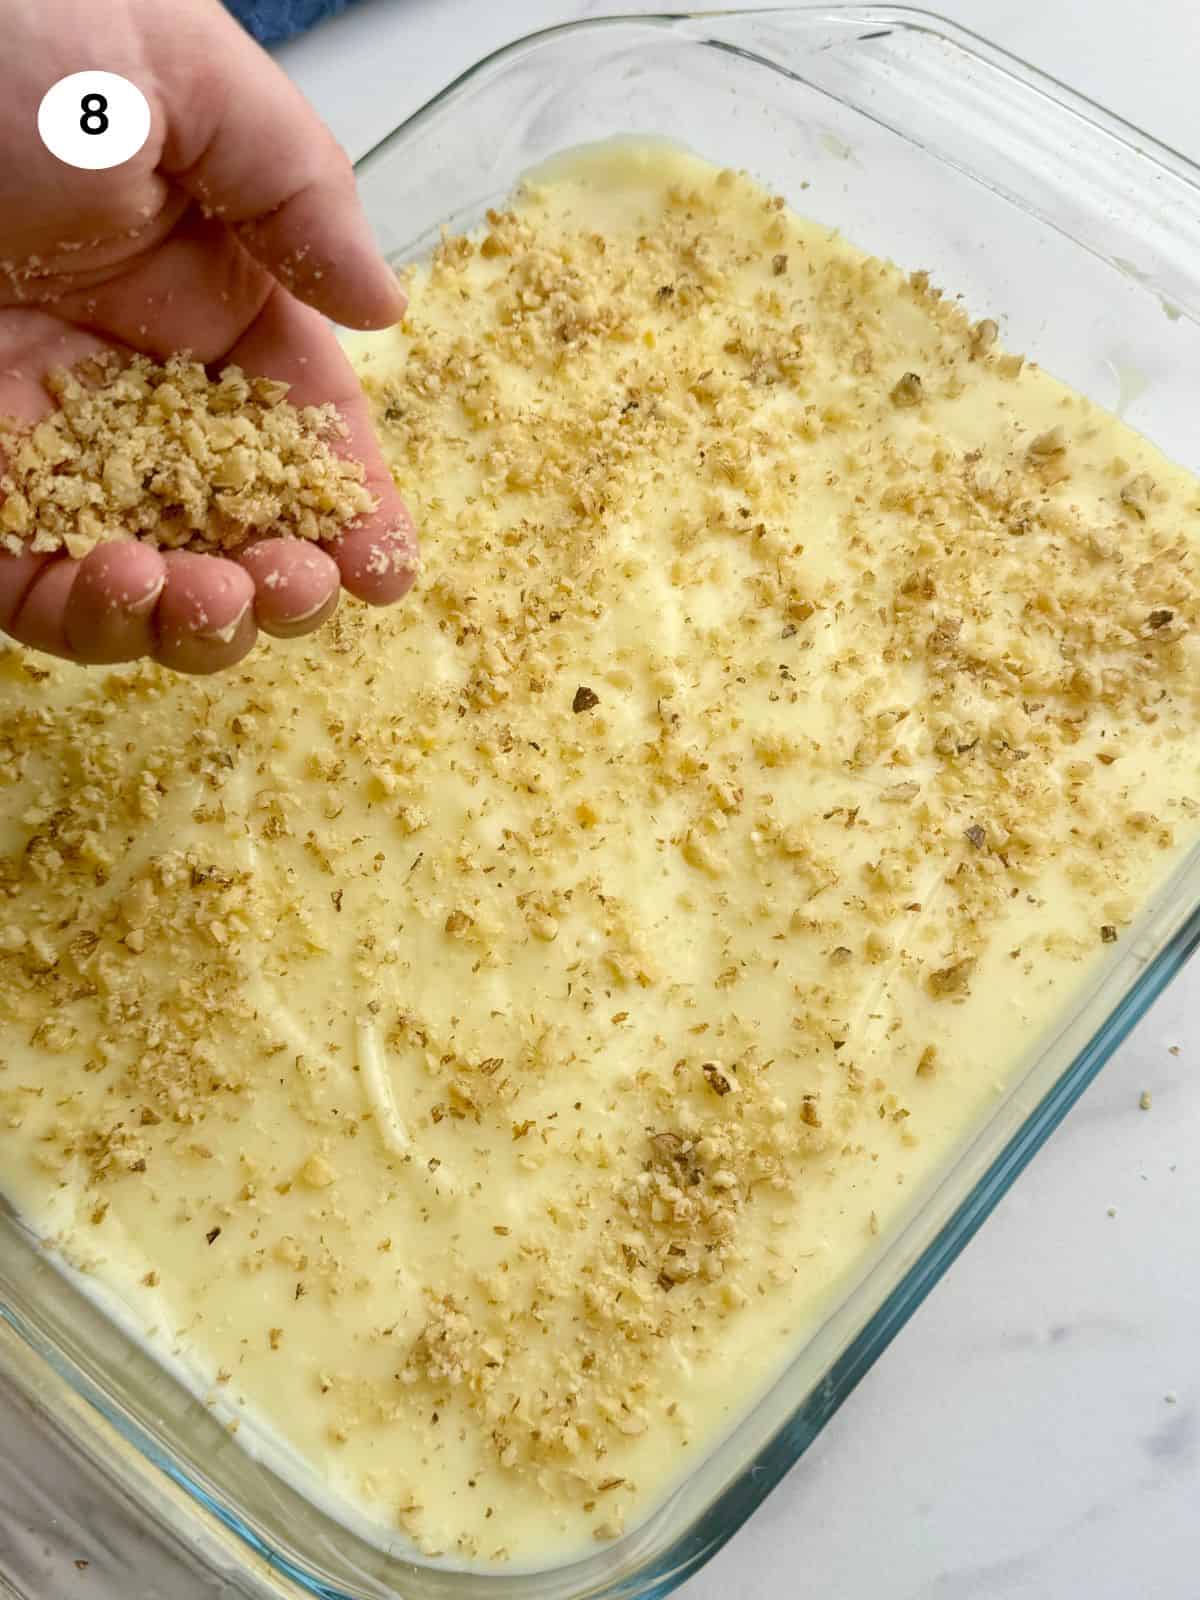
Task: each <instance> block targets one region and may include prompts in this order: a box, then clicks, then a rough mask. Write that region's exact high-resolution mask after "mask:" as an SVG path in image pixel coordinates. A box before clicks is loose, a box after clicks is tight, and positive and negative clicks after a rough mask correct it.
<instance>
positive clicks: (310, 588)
mask: <svg viewBox="0 0 1200 1600" xmlns="http://www.w3.org/2000/svg"><path fill="white" fill-rule="evenodd" d="M238 560H239V561H240V563H241V565H242V566H243V567H244V568H245V569H246V571H247V572H248V573H249V574H250V577H251V579H252V580H253V583H254V615H255V619H256V620H257V622H258V625H259V627H260V628H261V629H262V630H263V632H264V633H271V634H274V635H275V637H276V638H279V639H294V638H295V637H297V635H299V634H302V633H311V632H312V631H313V629H314V628H319V627H320V626H321V624H322V623H323V622H325V621H326V620H327V619H328V618H329V617H331V616H332V615H333V613H334V611H335V610H336V609H337V603H338V588H339V585H340V583H341V576H340V574H339V572H338V568H337V563H336V562H335V561H334V559H333V557H332V556H328V555H326V553H325V551H324V550H322V549H320V548H319V547H318V546H317V545H315V544H307V543H304V542H302V541H301V540H298V539H260V540H259V541H258V543H257V544H252V545H248V546H247V547H246V549H244V550H242V551H241V552H240V553H239V555H238Z"/></svg>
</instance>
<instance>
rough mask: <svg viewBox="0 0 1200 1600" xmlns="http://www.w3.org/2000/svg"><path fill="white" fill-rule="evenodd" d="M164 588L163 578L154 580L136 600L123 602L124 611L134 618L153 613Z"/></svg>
mask: <svg viewBox="0 0 1200 1600" xmlns="http://www.w3.org/2000/svg"><path fill="white" fill-rule="evenodd" d="M166 586H167V580H166V577H165V576H163V577H159V578H156V579H155V580H154V582H153V583H152V584H151V585H150V587H149V588H148V589H147V590H146V592H145V594H143V595H141V596H140V597H139V598H138V599H137V600H128V599H127V600H126V601H125V609H126V610H127V611H128V612H129V613H130V615H131V616H135V617H140V616H144V615H145V613H146V612H147V611H153V610H154V608H155V606H156V605H157V604H158V601H159V597H160V595H161V594H162V592H163V590H164V589H165V588H166Z"/></svg>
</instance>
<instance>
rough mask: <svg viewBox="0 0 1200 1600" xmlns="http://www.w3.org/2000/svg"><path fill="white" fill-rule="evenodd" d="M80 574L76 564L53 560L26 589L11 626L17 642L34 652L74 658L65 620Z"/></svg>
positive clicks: (48, 562) (46, 564)
mask: <svg viewBox="0 0 1200 1600" xmlns="http://www.w3.org/2000/svg"><path fill="white" fill-rule="evenodd" d="M18 559H21V558H19V557H18ZM78 571H79V568H78V565H77V563H76V562H74V561H63V560H56V559H51V560H49V561H47V562H46V563H45V564H44V566H43V567H42V568H41V570H40V571H39V572H38V573H37V574H36V575H35V577H34V578H33V581H32V582H31V583H30V584H29V586H28V588H27V589H26V591H25V597H24V599H23V600H22V601H21V605H20V609H19V610H18V611H17V614H16V616H15V617H14V618H13V620H12V622H11V624H10V625H9V629H8V631H9V632H10V633H11V634H12V636H13V638H14V639H19V640H20V642H21V643H22V644H27V645H29V646H30V648H31V649H33V650H44V651H45V652H46V654H47V655H51V656H69V655H70V654H71V647H70V645H69V644H68V642H67V635H66V629H65V627H64V625H63V619H64V616H65V614H66V608H67V601H68V599H69V598H70V594H71V587H72V585H73V584H74V582H75V578H76V576H77V574H78Z"/></svg>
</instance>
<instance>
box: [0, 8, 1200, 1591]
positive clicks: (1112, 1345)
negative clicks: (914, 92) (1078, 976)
mask: <svg viewBox="0 0 1200 1600" xmlns="http://www.w3.org/2000/svg"><path fill="white" fill-rule="evenodd" d="M619 9H625V10H650V9H654V8H653V7H650V6H644V5H643V6H639V5H637V4H629V3H626V4H625V5H620V4H616V3H614V4H604V3H596V0H590V3H589V0H506V3H505V4H495V3H489V0H359V3H358V4H357V6H356V7H355V8H353V9H352V10H351V11H350V12H349V13H348V14H347V15H345V16H344V17H342V18H339V19H338V20H337V21H335V22H333V23H331V24H328V25H327V26H325V27H324V28H322V29H321V30H319V32H318V33H317V34H316V35H315V36H310V37H309V38H306V39H302V40H299V41H296V42H295V43H293V44H291V45H289V46H287V47H285V48H284V49H282V50H281V51H280V52H279V58H280V60H281V61H282V63H283V64H284V66H285V67H286V68H287V70H288V71H289V72H290V73H292V75H293V76H294V77H295V78H296V80H297V81H298V82H299V84H300V85H301V87H302V88H303V89H304V90H305V91H306V92H307V93H308V94H309V95H310V97H311V98H312V99H313V101H314V102H315V104H316V105H317V107H318V109H319V110H320V112H321V113H322V115H323V116H324V117H325V118H326V120H327V121H328V122H329V124H330V125H331V127H332V128H333V129H334V131H335V133H336V134H337V135H338V137H339V138H340V139H341V140H342V142H343V143H344V144H345V145H346V147H347V148H348V149H349V151H350V153H351V155H353V156H357V155H359V154H361V153H362V152H363V151H364V150H366V149H367V148H369V146H370V145H371V144H373V143H374V142H375V140H376V139H378V138H379V137H380V136H381V135H383V134H384V133H386V132H387V131H388V130H389V129H390V128H391V127H393V126H394V125H395V124H396V123H397V122H398V121H399V120H401V118H403V117H404V116H405V115H406V114H407V113H408V112H409V111H411V110H412V109H414V108H415V107H416V106H417V105H419V104H420V103H421V102H422V101H424V100H425V99H426V98H428V96H429V95H430V94H432V93H433V92H435V91H436V90H437V89H438V88H440V87H441V86H442V84H444V83H445V82H446V81H448V80H449V79H450V78H452V77H453V76H455V75H456V74H457V73H458V72H459V71H461V70H462V69H463V68H464V67H466V66H468V65H469V64H470V62H471V61H473V60H474V59H476V58H478V57H479V56H480V55H481V54H482V53H483V52H484V51H486V50H489V49H491V48H493V47H494V46H497V45H499V44H502V43H504V42H505V41H506V40H507V39H510V38H513V37H515V36H517V35H518V34H520V33H523V32H527V31H529V30H530V29H531V28H535V27H541V26H547V25H549V24H551V23H553V22H558V21H567V20H570V19H572V18H575V17H579V16H585V15H598V14H601V13H603V12H605V11H608V10H619ZM941 10H942V11H943V12H944V13H946V14H947V15H950V16H952V17H954V19H955V20H957V21H959V22H962V23H965V24H966V25H968V26H970V27H972V28H974V29H976V30H977V31H978V32H980V33H983V34H984V35H986V36H988V37H989V38H991V39H993V40H994V41H996V42H997V43H999V44H1002V45H1004V46H1006V47H1007V48H1008V49H1010V50H1012V51H1014V52H1015V53H1016V54H1018V55H1021V56H1024V57H1025V58H1026V59H1027V60H1030V61H1033V62H1035V63H1036V64H1037V65H1038V66H1041V67H1043V68H1045V69H1046V70H1048V71H1049V72H1051V73H1053V74H1054V75H1055V76H1056V77H1058V78H1060V79H1063V80H1064V81H1066V82H1068V83H1070V84H1072V86H1074V87H1076V88H1079V89H1081V90H1083V91H1084V92H1085V93H1087V94H1089V95H1091V96H1092V97H1093V98H1095V99H1096V100H1098V101H1100V102H1101V103H1102V104H1105V105H1107V106H1109V107H1111V108H1112V109H1113V110H1115V111H1118V112H1120V113H1121V114H1122V115H1124V116H1126V117H1128V118H1129V119H1130V120H1131V121H1132V122H1134V123H1135V124H1137V125H1139V126H1142V127H1145V128H1146V129H1148V130H1149V131H1150V132H1152V133H1154V134H1155V135H1157V136H1158V137H1159V138H1161V139H1162V140H1164V141H1165V142H1167V143H1168V144H1171V145H1174V146H1175V147H1176V148H1177V149H1180V150H1182V151H1184V152H1185V153H1187V154H1189V155H1191V156H1192V157H1193V158H1200V123H1198V122H1197V119H1196V113H1195V62H1194V50H1189V49H1188V48H1187V47H1186V46H1187V42H1188V40H1189V39H1194V36H1195V35H1194V30H1195V22H1194V17H1193V5H1192V0H1142V4H1140V5H1139V7H1137V9H1136V18H1135V16H1134V12H1133V8H1131V7H1129V6H1128V5H1127V4H1125V3H1123V0H942V3H941ZM1198 1057H1200V965H1193V967H1192V968H1191V969H1190V970H1189V971H1188V972H1186V973H1185V974H1184V975H1183V976H1182V977H1181V978H1180V979H1179V980H1178V981H1177V982H1176V984H1175V985H1174V987H1173V988H1172V989H1171V990H1170V991H1169V992H1168V994H1167V995H1166V996H1165V997H1164V999H1163V1000H1161V1001H1160V1002H1159V1004H1158V1005H1157V1006H1156V1007H1155V1009H1154V1010H1153V1011H1152V1013H1151V1014H1150V1015H1149V1016H1148V1017H1147V1018H1146V1019H1145V1020H1144V1021H1143V1023H1142V1024H1141V1026H1140V1027H1139V1028H1138V1029H1137V1030H1136V1032H1135V1033H1134V1034H1133V1036H1132V1037H1131V1038H1130V1039H1129V1040H1128V1041H1127V1043H1126V1044H1125V1046H1124V1047H1123V1049H1122V1050H1121V1051H1120V1052H1119V1053H1118V1054H1117V1055H1116V1056H1115V1057H1114V1058H1113V1060H1112V1061H1111V1062H1110V1063H1109V1065H1108V1066H1107V1067H1106V1068H1105V1070H1104V1072H1103V1073H1102V1075H1101V1077H1100V1079H1099V1080H1098V1082H1097V1083H1096V1084H1095V1085H1094V1086H1093V1087H1092V1088H1091V1089H1090V1090H1089V1091H1088V1093H1087V1094H1086V1096H1085V1097H1084V1099H1083V1100H1082V1101H1081V1103H1080V1104H1079V1105H1078V1106H1077V1107H1076V1109H1075V1110H1074V1111H1073V1112H1072V1113H1071V1115H1070V1116H1069V1117H1068V1118H1067V1120H1066V1122H1065V1123H1064V1125H1063V1126H1062V1128H1061V1129H1060V1130H1059V1131H1058V1133H1057V1134H1056V1135H1055V1136H1054V1138H1053V1139H1052V1140H1051V1141H1050V1143H1049V1144H1048V1145H1047V1146H1046V1148H1045V1149H1044V1150H1043V1152H1042V1153H1041V1154H1040V1155H1039V1156H1038V1158H1037V1159H1036V1161H1035V1162H1034V1164H1033V1165H1032V1167H1031V1168H1030V1169H1029V1170H1028V1171H1027V1172H1026V1173H1025V1175H1024V1176H1023V1177H1022V1178H1021V1179H1020V1181H1019V1182H1018V1184H1017V1186H1016V1188H1015V1189H1014V1190H1013V1191H1012V1193H1010V1195H1009V1196H1008V1197H1007V1198H1006V1199H1005V1200H1004V1201H1003V1202H1002V1204H1001V1205H1000V1207H999V1208H998V1210H997V1212H996V1214H995V1215H994V1216H993V1217H992V1219H991V1220H990V1221H989V1222H988V1223H987V1225H986V1226H985V1227H984V1229H983V1231H982V1232H981V1234H980V1235H979V1236H978V1238H977V1239H976V1240H975V1241H974V1242H973V1243H972V1244H971V1245H970V1246H969V1247H968V1249H967V1251H966V1252H965V1254H964V1255H963V1257H962V1258H961V1259H960V1260H959V1262H958V1263H957V1264H956V1265H955V1266H954V1267H953V1268H952V1269H951V1271H950V1273H949V1275H948V1276H947V1278H946V1279H945V1280H944V1281H943V1282H942V1283H941V1285H940V1286H939V1287H938V1288H937V1289H936V1290H935V1291H934V1292H933V1293H932V1294H931V1295H930V1297H929V1299H928V1300H927V1301H926V1303H925V1305H924V1306H923V1307H922V1308H921V1310H920V1311H919V1312H918V1313H917V1314H916V1315H915V1316H914V1317H913V1318H912V1320H911V1321H910V1322H909V1324H908V1325H907V1327H906V1328H905V1329H904V1330H903V1331H902V1332H901V1333H900V1335H899V1336H898V1337H897V1339H896V1340H895V1342H894V1343H893V1345H892V1346H891V1348H890V1349H889V1350H888V1351H887V1353H886V1354H885V1355H884V1356H883V1358H882V1359H881V1360H880V1361H879V1362H878V1363H877V1364H876V1366H875V1367H874V1369H873V1370H872V1371H871V1373H870V1374H869V1375H868V1376H867V1378H866V1379H865V1380H864V1381H863V1382H862V1383H861V1384H860V1386H859V1387H858V1389H857V1390H856V1391H855V1393H854V1394H853V1395H852V1396H851V1397H850V1399H849V1400H848V1401H847V1402H846V1404H845V1405H844V1406H843V1408H842V1409H841V1411H840V1412H839V1413H838V1415H837V1416H836V1417H835V1418H834V1420H833V1421H832V1423H831V1424H830V1425H829V1426H828V1427H827V1428H826V1429H825V1431H824V1433H823V1434H822V1435H821V1437H820V1439H819V1440H818V1441H817V1443H816V1444H815V1445H814V1446H813V1447H812V1448H811V1449H810V1450H809V1452H808V1453H807V1455H806V1456H805V1457H804V1459H803V1461H802V1462H801V1463H800V1465H799V1466H798V1467H797V1468H795V1469H794V1470H793V1472H792V1473H791V1475H790V1476H789V1477H788V1478H787V1479H786V1480H785V1482H784V1483H783V1484H782V1485H781V1486H780V1488H779V1489H777V1490H776V1492H775V1493H774V1495H773V1496H771V1498H770V1499H769V1500H768V1501H767V1502H766V1504H765V1505H764V1506H763V1507H762V1508H761V1509H760V1511H759V1512H758V1513H757V1514H756V1516H755V1517H754V1518H753V1520H752V1521H751V1522H750V1523H749V1524H748V1525H747V1527H746V1528H745V1529H743V1531H742V1532H741V1533H740V1534H739V1535H738V1536H737V1537H735V1538H734V1539H733V1540H732V1541H731V1542H730V1544H729V1545H728V1546H727V1547H726V1548H725V1549H724V1550H723V1551H722V1552H721V1554H720V1555H719V1556H718V1557H717V1558H716V1559H715V1560H714V1561H713V1562H712V1563H711V1564H710V1565H709V1566H708V1567H707V1568H706V1569H705V1570H704V1571H703V1572H702V1573H701V1574H699V1575H698V1576H697V1577H696V1578H694V1579H693V1580H692V1582H691V1583H690V1584H689V1585H688V1586H687V1587H686V1589H685V1590H684V1591H683V1592H684V1594H686V1597H687V1600H751V1597H753V1600H785V1597H787V1600H791V1597H792V1596H794V1595H796V1594H797V1593H806V1594H812V1595H814V1596H815V1595H818V1594H819V1595H821V1596H822V1597H828V1600H885V1597H886V1600H1076V1597H1079V1600H1084V1597H1086V1600H1131V1597H1133V1596H1138V1597H1147V1600H1196V1596H1197V1595H1200V1511H1198V1507H1200V1074H1198V1072H1197V1059H1198ZM1144 1091H1149V1092H1150V1095H1151V1097H1152V1105H1151V1108H1150V1109H1149V1110H1142V1109H1141V1108H1140V1105H1139V1101H1140V1099H1141V1096H1142V1094H1143V1092H1144ZM67 1508H69V1510H68V1509H67ZM6 1562H7V1564H8V1565H9V1566H10V1568H11V1569H12V1571H13V1572H14V1574H20V1577H21V1581H22V1582H23V1584H24V1586H25V1588H26V1589H27V1591H28V1595H29V1600H59V1597H60V1596H62V1597H64V1600H66V1597H71V1600H76V1597H89V1600H91V1597H94V1600H115V1597H116V1596H117V1595H118V1593H119V1594H121V1595H122V1596H123V1597H126V1600H151V1597H158V1596H163V1597H170V1600H201V1597H202V1596H203V1597H211V1596H213V1595H217V1594H220V1595H231V1594H232V1591H231V1590H230V1589H229V1588H228V1587H227V1585H226V1584H225V1583H224V1581H223V1580H221V1579H214V1578H207V1577H205V1576H204V1575H203V1574H201V1573H200V1572H198V1570H197V1569H196V1568H195V1565H194V1563H192V1562H190V1561H188V1560H186V1559H185V1558H184V1557H183V1556H182V1554H181V1553H180V1552H179V1551H178V1550H177V1549H175V1548H173V1547H171V1546H168V1545H166V1544H165V1543H163V1542H162V1541H160V1540H158V1539H157V1538H154V1537H147V1536H145V1535H139V1534H136V1533H135V1532H134V1531H133V1526H132V1524H131V1523H130V1522H129V1521H128V1518H127V1517H126V1515H125V1513H123V1512H122V1510H121V1509H120V1508H119V1507H116V1506H113V1505H108V1504H105V1503H104V1501H103V1497H102V1494H101V1491H100V1490H99V1488H98V1487H97V1486H96V1485H95V1484H93V1483H84V1482H82V1481H80V1480H79V1479H77V1478H76V1477H73V1476H71V1475H70V1474H69V1473H68V1470H67V1467H66V1465H65V1464H64V1463H63V1461H62V1460H61V1458H60V1457H59V1456H58V1455H57V1454H56V1452H55V1451H54V1449H53V1447H52V1445H51V1444H50V1442H49V1441H48V1440H47V1439H46V1437H45V1435H44V1432H43V1430H41V1429H40V1428H39V1426H38V1423H37V1420H36V1418H32V1417H30V1416H28V1415H27V1414H24V1413H21V1412H19V1411H18V1410H16V1409H14V1408H13V1406H12V1404H11V1401H9V1400H7V1399H6V1397H5V1395H4V1393H3V1392H2V1391H0V1573H2V1572H3V1569H4V1567H5V1564H6ZM80 1562H83V1563H85V1565H84V1566H82V1567H81V1566H79V1564H78V1563H80ZM5 1592H6V1591H5V1582H4V1579H3V1576H0V1595H3V1594H4V1593H5Z"/></svg>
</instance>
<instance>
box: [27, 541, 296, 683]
mask: <svg viewBox="0 0 1200 1600" xmlns="http://www.w3.org/2000/svg"><path fill="white" fill-rule="evenodd" d="M316 554H317V555H318V556H319V555H320V552H319V551H318V552H316ZM324 559H327V558H324ZM0 625H2V626H3V627H4V628H5V630H6V631H7V632H8V633H10V634H11V635H12V637H13V638H14V639H17V640H19V641H20V643H21V644H25V645H28V646H29V647H30V648H31V649H33V650H42V651H44V652H45V653H46V654H47V655H53V656H65V657H67V658H68V659H70V660H72V661H79V662H82V663H83V664H84V665H101V664H111V663H114V662H118V661H134V660H138V659H140V658H141V657H143V656H153V657H154V659H155V660H157V661H159V662H161V663H162V665H163V666H165V667H172V668H174V670H175V671H176V672H191V673H208V672H220V671H222V670H224V669H225V668H226V667H231V666H234V665H235V664H236V663H237V662H239V661H240V660H241V659H242V657H243V656H244V655H246V653H247V652H248V651H249V650H250V649H251V648H252V647H253V645H254V641H255V638H256V637H257V632H258V629H257V626H256V623H255V615H254V580H253V578H252V577H251V575H250V573H249V572H247V571H245V570H244V569H243V568H242V567H241V566H239V565H238V564H237V562H235V561H226V560H223V559H222V558H220V557H218V556H199V555H192V554H190V553H189V552H186V551H171V552H169V553H167V554H165V555H164V554H162V553H160V552H159V551H157V550H153V549H150V548H149V547H148V546H146V545H139V544H137V543H134V542H132V541H130V542H129V543H120V544H111V545H105V546H102V547H101V548H100V549H98V550H94V551H92V553H91V554H90V555H88V556H87V557H85V559H84V560H83V561H72V560H69V559H68V558H67V557H65V556H50V557H46V556H10V557H6V558H5V559H4V560H3V561H0ZM296 631H300V630H299V629H297V630H296Z"/></svg>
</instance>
